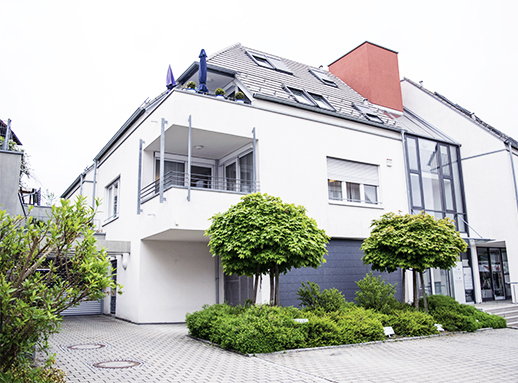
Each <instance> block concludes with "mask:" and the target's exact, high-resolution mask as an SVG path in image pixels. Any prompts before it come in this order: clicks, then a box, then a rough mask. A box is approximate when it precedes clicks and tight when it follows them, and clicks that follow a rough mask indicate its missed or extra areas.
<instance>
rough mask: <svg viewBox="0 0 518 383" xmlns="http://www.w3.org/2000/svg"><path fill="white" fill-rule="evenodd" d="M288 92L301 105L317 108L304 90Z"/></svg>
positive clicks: (290, 90)
mask: <svg viewBox="0 0 518 383" xmlns="http://www.w3.org/2000/svg"><path fill="white" fill-rule="evenodd" d="M288 91H289V92H290V93H291V94H292V95H293V97H295V100H297V102H300V103H301V104H306V105H311V106H315V103H314V102H313V101H311V99H310V98H309V96H308V95H306V93H305V92H304V91H303V90H300V89H294V88H288Z"/></svg>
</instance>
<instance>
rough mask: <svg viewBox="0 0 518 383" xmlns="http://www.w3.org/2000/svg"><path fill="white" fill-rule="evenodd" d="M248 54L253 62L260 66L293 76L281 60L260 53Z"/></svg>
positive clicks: (249, 52)
mask: <svg viewBox="0 0 518 383" xmlns="http://www.w3.org/2000/svg"><path fill="white" fill-rule="evenodd" d="M247 53H248V55H249V56H250V57H251V58H252V60H254V61H255V63H256V64H257V65H259V66H262V67H265V68H270V69H275V70H277V71H279V72H284V73H288V74H293V72H292V71H291V70H290V68H288V66H287V65H286V64H285V63H284V62H283V61H282V60H281V59H280V58H277V57H273V56H269V55H265V54H262V53H258V52H251V51H248V52H247Z"/></svg>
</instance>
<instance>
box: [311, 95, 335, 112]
mask: <svg viewBox="0 0 518 383" xmlns="http://www.w3.org/2000/svg"><path fill="white" fill-rule="evenodd" d="M308 94H309V96H310V97H311V98H312V99H313V101H314V102H315V103H316V104H317V105H318V106H319V107H320V108H322V109H328V110H335V109H334V108H333V107H332V106H331V105H330V104H329V103H328V102H327V101H326V99H325V98H324V97H322V96H321V95H319V94H314V93H308Z"/></svg>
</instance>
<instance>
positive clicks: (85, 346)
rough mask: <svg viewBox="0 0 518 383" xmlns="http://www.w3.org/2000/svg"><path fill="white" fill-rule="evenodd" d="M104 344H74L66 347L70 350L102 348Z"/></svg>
mask: <svg viewBox="0 0 518 383" xmlns="http://www.w3.org/2000/svg"><path fill="white" fill-rule="evenodd" d="M103 347H104V344H98V343H97V344H75V345H73V346H68V347H67V348H69V349H71V350H95V349H97V348H103Z"/></svg>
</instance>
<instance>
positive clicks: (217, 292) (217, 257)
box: [214, 255, 219, 305]
mask: <svg viewBox="0 0 518 383" xmlns="http://www.w3.org/2000/svg"><path fill="white" fill-rule="evenodd" d="M214 258H215V259H216V304H217V305H219V256H218V255H216V256H215V257H214Z"/></svg>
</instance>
